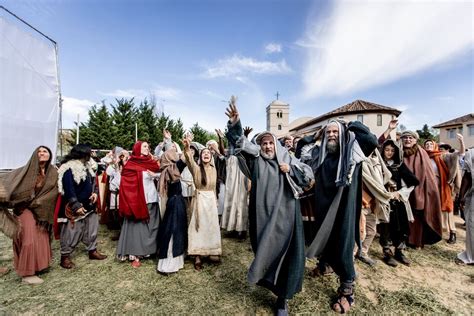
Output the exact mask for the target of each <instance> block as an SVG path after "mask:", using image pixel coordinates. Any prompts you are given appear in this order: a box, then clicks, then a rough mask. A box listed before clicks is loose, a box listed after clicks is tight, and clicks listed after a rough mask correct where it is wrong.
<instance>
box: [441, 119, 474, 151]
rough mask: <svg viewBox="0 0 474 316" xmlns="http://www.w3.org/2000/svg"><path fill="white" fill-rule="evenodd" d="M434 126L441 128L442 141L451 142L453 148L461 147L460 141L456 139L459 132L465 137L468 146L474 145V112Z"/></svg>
mask: <svg viewBox="0 0 474 316" xmlns="http://www.w3.org/2000/svg"><path fill="white" fill-rule="evenodd" d="M433 128H438V129H439V142H440V143H445V144H449V145H451V146H452V147H453V148H456V149H459V142H458V140H457V139H456V134H457V133H459V134H461V135H462V136H463V137H464V144H465V146H466V148H472V147H474V113H469V114H466V115H463V116H461V117H457V118H454V119H452V120H449V121H446V122H444V123H440V124H437V125H434V126H433Z"/></svg>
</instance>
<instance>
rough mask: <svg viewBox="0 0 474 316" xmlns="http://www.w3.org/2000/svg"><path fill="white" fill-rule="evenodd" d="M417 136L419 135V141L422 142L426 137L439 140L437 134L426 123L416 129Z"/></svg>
mask: <svg viewBox="0 0 474 316" xmlns="http://www.w3.org/2000/svg"><path fill="white" fill-rule="evenodd" d="M416 132H417V133H418V136H420V139H419V141H418V142H419V143H420V144H423V143H424V142H425V141H426V140H427V139H432V140H435V141H439V135H438V134H437V133H436V131H435V130H434V129H433V128H430V127H429V126H428V124H425V125H423V127H422V129H418V130H416Z"/></svg>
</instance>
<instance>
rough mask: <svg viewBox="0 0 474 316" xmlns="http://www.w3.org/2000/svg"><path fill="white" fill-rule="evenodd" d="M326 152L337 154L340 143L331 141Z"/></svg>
mask: <svg viewBox="0 0 474 316" xmlns="http://www.w3.org/2000/svg"><path fill="white" fill-rule="evenodd" d="M326 150H327V152H328V153H330V154H335V153H337V152H338V151H339V143H338V142H337V141H335V140H330V141H328V142H327V144H326Z"/></svg>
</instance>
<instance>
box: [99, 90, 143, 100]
mask: <svg viewBox="0 0 474 316" xmlns="http://www.w3.org/2000/svg"><path fill="white" fill-rule="evenodd" d="M98 93H99V94H101V95H104V96H107V97H114V98H125V99H131V98H135V99H138V100H142V99H145V98H146V97H147V96H149V95H150V92H149V91H146V90H142V89H125V90H122V89H117V90H114V91H110V92H100V91H99V92H98Z"/></svg>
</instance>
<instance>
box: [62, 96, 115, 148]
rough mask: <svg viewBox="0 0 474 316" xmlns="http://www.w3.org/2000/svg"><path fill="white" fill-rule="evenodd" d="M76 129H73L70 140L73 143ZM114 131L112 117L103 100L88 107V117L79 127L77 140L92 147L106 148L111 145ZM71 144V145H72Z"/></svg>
mask: <svg viewBox="0 0 474 316" xmlns="http://www.w3.org/2000/svg"><path fill="white" fill-rule="evenodd" d="M76 134H77V131H76V130H73V132H72V138H71V139H70V142H72V143H73V144H75V142H76ZM113 137H114V131H113V128H112V119H111V117H110V114H109V111H108V109H107V106H106V105H105V103H104V102H102V104H101V105H100V106H97V105H93V106H92V107H91V108H90V109H89V119H88V120H87V122H83V123H81V125H80V127H79V142H80V143H82V144H89V145H90V146H91V147H92V148H96V149H108V148H111V146H113V144H112V142H111V141H112V139H113ZM73 144H72V145H73Z"/></svg>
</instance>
